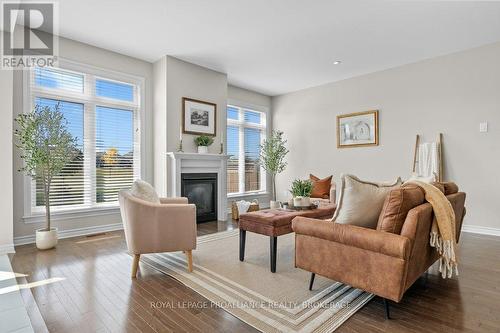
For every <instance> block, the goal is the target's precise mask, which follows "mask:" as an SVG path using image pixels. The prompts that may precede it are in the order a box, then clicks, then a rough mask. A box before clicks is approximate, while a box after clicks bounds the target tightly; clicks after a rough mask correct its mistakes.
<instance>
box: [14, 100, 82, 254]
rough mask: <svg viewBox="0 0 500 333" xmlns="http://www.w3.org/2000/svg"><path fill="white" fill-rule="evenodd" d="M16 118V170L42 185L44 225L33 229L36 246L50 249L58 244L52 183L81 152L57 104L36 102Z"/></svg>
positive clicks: (41, 248)
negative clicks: (18, 153) (53, 224)
mask: <svg viewBox="0 0 500 333" xmlns="http://www.w3.org/2000/svg"><path fill="white" fill-rule="evenodd" d="M15 121H16V123H17V126H18V128H17V129H16V130H15V132H14V134H15V136H16V138H17V140H18V142H17V143H16V146H17V148H19V149H20V150H21V151H22V155H21V158H22V159H23V160H24V167H23V168H21V169H20V170H19V171H23V172H25V173H26V174H27V175H29V176H31V177H32V178H33V179H34V180H36V181H37V183H38V182H39V183H40V184H41V185H42V186H43V202H44V203H45V222H46V227H45V228H42V229H38V230H36V235H35V236H36V237H35V239H36V246H37V248H38V249H40V250H47V249H51V248H53V247H55V246H56V245H57V228H52V227H51V225H50V205H51V204H50V194H51V185H52V182H53V181H54V177H56V176H58V175H59V174H60V173H61V172H62V171H63V169H64V168H65V167H66V165H67V164H69V163H71V162H72V161H73V160H74V159H76V158H78V155H79V154H81V152H80V151H79V150H78V149H77V147H76V143H77V138H75V137H73V135H72V134H71V133H70V132H69V130H68V122H67V120H66V119H65V118H64V115H63V113H62V112H61V111H60V106H59V103H58V104H56V105H55V106H54V107H53V108H51V107H49V106H40V105H35V108H34V109H33V111H32V112H30V113H28V114H21V115H19V116H18V117H17V118H16V119H15ZM59 181H60V180H59Z"/></svg>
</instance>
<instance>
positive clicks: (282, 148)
mask: <svg viewBox="0 0 500 333" xmlns="http://www.w3.org/2000/svg"><path fill="white" fill-rule="evenodd" d="M286 142H287V141H286V140H285V139H284V138H283V132H281V131H273V133H272V134H271V137H270V138H268V139H265V140H264V141H263V143H262V145H261V146H260V156H259V163H260V165H261V166H262V168H263V169H264V170H265V171H266V172H267V173H268V174H269V175H270V176H271V182H272V184H273V189H272V200H271V203H270V206H271V208H275V207H276V206H279V205H277V203H276V176H277V175H278V174H279V173H281V172H283V171H284V170H285V168H286V166H287V162H286V161H285V158H286V155H287V154H288V152H289V151H288V149H287V148H286Z"/></svg>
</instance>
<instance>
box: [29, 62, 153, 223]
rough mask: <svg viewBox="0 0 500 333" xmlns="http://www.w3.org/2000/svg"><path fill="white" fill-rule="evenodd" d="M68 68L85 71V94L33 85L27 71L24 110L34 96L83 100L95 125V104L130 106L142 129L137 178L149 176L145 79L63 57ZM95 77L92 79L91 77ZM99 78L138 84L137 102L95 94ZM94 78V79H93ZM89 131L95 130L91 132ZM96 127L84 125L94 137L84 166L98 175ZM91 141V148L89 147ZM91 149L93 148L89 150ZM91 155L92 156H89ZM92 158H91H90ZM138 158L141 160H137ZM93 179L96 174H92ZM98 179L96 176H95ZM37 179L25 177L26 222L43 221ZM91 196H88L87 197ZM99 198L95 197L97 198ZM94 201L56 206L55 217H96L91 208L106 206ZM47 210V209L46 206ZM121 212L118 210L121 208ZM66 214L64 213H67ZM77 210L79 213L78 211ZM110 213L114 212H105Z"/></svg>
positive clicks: (136, 152)
mask: <svg viewBox="0 0 500 333" xmlns="http://www.w3.org/2000/svg"><path fill="white" fill-rule="evenodd" d="M56 68H59V69H61V70H64V71H69V72H73V73H76V74H81V75H83V76H84V91H83V93H71V92H67V91H63V90H57V89H56V90H52V89H45V88H40V87H33V86H32V81H33V80H32V77H33V75H34V74H33V73H34V72H33V70H29V71H23V82H22V84H23V107H22V110H23V113H28V112H30V111H31V108H32V105H33V95H34V94H36V95H37V96H41V97H45V98H51V99H54V98H56V99H64V100H67V101H69V102H75V103H80V104H83V105H84V123H87V124H94V121H93V119H91V118H89V115H90V114H92V115H93V116H94V117H95V105H96V104H99V105H103V106H106V107H115V108H119V109H127V110H130V111H132V112H133V113H134V129H139V130H138V131H134V156H135V155H137V156H138V157H134V178H143V179H144V178H145V175H146V170H147V159H146V156H145V154H142V153H141V151H142V149H145V148H143V147H146V145H147V142H146V141H147V139H146V128H144V127H145V125H146V94H145V83H146V81H145V78H144V77H141V76H136V75H131V74H127V73H123V72H118V71H115V70H109V69H106V68H101V67H96V66H92V65H88V64H85V63H80V62H75V61H72V60H68V59H64V58H59V61H58V66H57V67H56ZM90 78H91V80H90ZM96 79H104V80H108V81H117V82H123V83H127V84H130V85H133V86H134V87H136V89H135V91H134V101H133V102H120V101H114V100H112V99H107V98H102V97H97V96H94V95H93V94H94V93H93V91H94V87H93V83H94V82H95V80H96ZM89 80H90V81H89ZM89 105H90V106H92V107H93V108H94V112H89V110H88V107H89ZM89 130H90V131H91V132H90V133H89ZM94 132H95V128H93V127H92V125H87V126H85V125H84V137H88V138H90V141H89V140H88V139H87V140H84V146H87V147H86V148H87V149H85V147H84V151H85V154H84V159H85V161H84V169H85V168H87V172H88V173H89V174H94V170H93V168H95V159H93V158H92V157H95V143H94V141H93V140H95V133H94ZM135 139H139V142H136V140H135ZM89 144H90V147H88V146H89ZM88 148H90V150H91V151H88V150H89V149H88ZM89 154H90V155H89ZM89 158H91V159H90V160H88V159H89ZM136 161H138V163H136ZM91 179H93V177H91ZM93 180H94V181H95V179H93ZM33 185H34V182H33V179H32V178H31V177H30V176H27V175H25V176H24V203H23V205H24V208H23V209H24V217H23V220H24V221H25V223H39V222H42V221H43V220H44V219H43V218H42V217H40V216H39V211H40V210H38V212H37V207H33V206H32V204H33V199H34V198H33V196H34V193H33ZM89 185H90V188H91V190H92V191H95V184H86V185H85V187H86V190H88V187H89ZM90 198H91V199H92V198H95V193H92V194H91V195H90ZM85 199H88V198H85ZM93 200H95V199H93ZM93 200H92V202H90V203H89V202H85V204H84V205H83V206H87V207H84V208H78V207H73V208H69V209H68V210H66V209H65V208H59V209H61V214H57V213H56V211H57V210H58V208H53V214H52V215H54V217H55V218H54V220H64V219H67V218H79V217H87V216H94V215H96V214H95V213H92V212H89V211H90V210H96V211H97V212H102V211H103V209H104V210H105V209H106V208H99V207H98V205H97V204H96V203H95V202H94V201H93ZM42 209H43V208H42ZM117 211H118V210H117ZM66 212H67V214H66V216H65V214H63V213H66ZM75 212H78V213H77V214H75ZM114 213H115V212H113V214H114ZM104 214H110V213H104Z"/></svg>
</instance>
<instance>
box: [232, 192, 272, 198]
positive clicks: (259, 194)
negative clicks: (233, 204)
mask: <svg viewBox="0 0 500 333" xmlns="http://www.w3.org/2000/svg"><path fill="white" fill-rule="evenodd" d="M270 195H271V193H269V192H246V193H234V194H228V195H227V198H228V199H240V198H241V199H243V198H248V197H266V196H270Z"/></svg>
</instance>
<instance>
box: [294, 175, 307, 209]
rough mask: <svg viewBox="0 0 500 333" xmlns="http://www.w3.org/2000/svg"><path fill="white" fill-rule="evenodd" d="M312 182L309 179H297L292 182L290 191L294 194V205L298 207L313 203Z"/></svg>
mask: <svg viewBox="0 0 500 333" xmlns="http://www.w3.org/2000/svg"><path fill="white" fill-rule="evenodd" d="M311 192H312V182H311V181H310V180H309V179H307V180H300V179H295V180H294V181H293V183H292V188H291V189H290V193H292V196H293V205H294V206H298V207H304V206H310V205H311Z"/></svg>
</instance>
